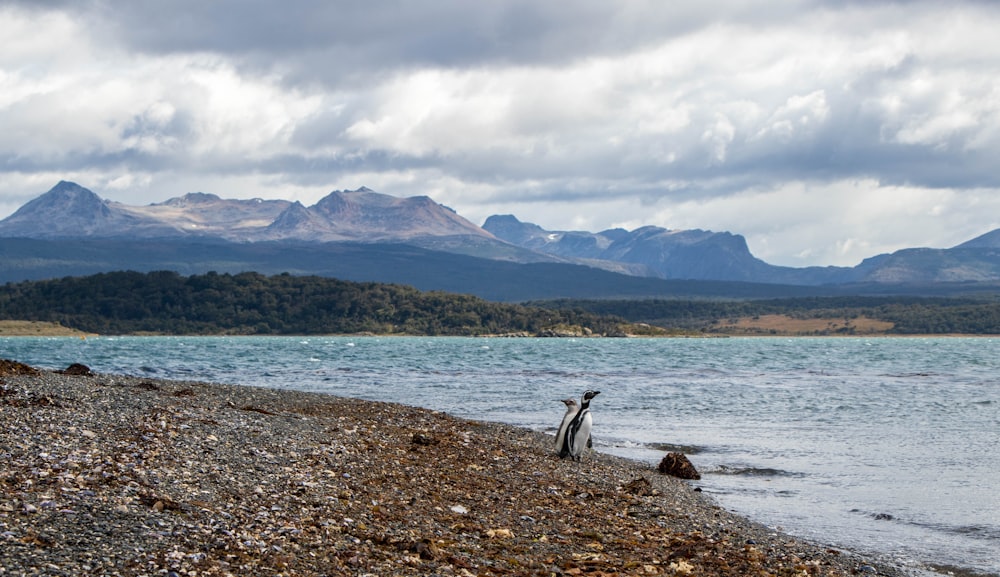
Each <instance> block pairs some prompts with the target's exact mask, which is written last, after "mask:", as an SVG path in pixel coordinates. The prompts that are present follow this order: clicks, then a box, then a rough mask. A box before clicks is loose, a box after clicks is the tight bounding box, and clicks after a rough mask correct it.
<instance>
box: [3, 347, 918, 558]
mask: <svg viewBox="0 0 1000 577" xmlns="http://www.w3.org/2000/svg"><path fill="white" fill-rule="evenodd" d="M76 369H77V370H75V371H70V372H75V373H79V374H63V373H57V372H52V371H40V370H36V369H33V368H31V367H27V366H25V365H22V364H19V363H15V362H10V361H5V362H2V363H0V487H2V492H0V567H2V569H0V575H122V576H138V575H149V576H153V575H169V576H181V575H198V576H208V575H241V576H244V575H284V576H298V575H303V576H304V575H309V576H313V575H380V576H384V575H461V576H469V575H483V576H485V575H515V576H518V575H546V576H548V575H592V576H600V575H692V576H693V575H727V576H737V575H738V576H752V575H779V576H814V575H824V576H846V575H890V576H899V575H904V574H905V573H903V572H902V571H901V570H900V569H898V568H894V567H891V566H886V565H883V564H879V563H878V562H877V560H875V559H869V558H865V557H862V556H859V555H856V554H853V553H850V552H846V551H839V550H836V549H833V548H830V547H825V546H821V545H816V544H812V543H808V542H804V541H802V540H800V539H796V538H793V537H790V536H788V535H784V534H781V533H779V532H776V531H774V530H771V529H769V528H767V527H764V526H761V525H759V524H756V523H753V522H750V521H748V520H747V519H744V518H742V517H740V516H737V515H734V514H732V513H730V512H728V511H726V510H724V509H722V508H720V507H719V506H718V505H717V504H716V503H715V502H714V501H713V500H711V499H710V498H708V497H706V496H705V495H703V494H702V493H700V492H698V491H697V490H696V487H695V486H694V485H692V484H690V483H689V482H684V481H680V480H677V479H674V478H672V477H667V476H664V475H660V474H659V473H658V472H656V471H655V470H654V469H653V468H651V467H649V466H647V465H644V464H641V463H635V462H632V461H628V460H624V459H620V458H616V457H612V456H608V455H602V454H596V453H588V454H586V455H585V456H584V458H583V461H582V462H579V463H574V462H570V461H568V460H560V459H559V458H558V457H557V456H556V455H555V454H554V450H553V440H552V437H551V436H550V435H547V434H543V433H538V432H532V431H528V430H524V429H518V428H515V427H510V426H505V425H500V424H492V423H483V422H475V421H469V420H464V419H459V418H454V417H451V416H448V415H446V414H442V413H439V412H434V411H429V410H424V409H419V408H414V407H409V406H403V405H395V404H386V403H377V402H368V401H361V400H353V399H347V398H340V397H333V396H327V395H320V394H310V393H302V392H294V391H284V390H270V389H264V388H253V387H243V386H234V385H221V384H206V383H197V382H179V381H163V380H153V379H146V378H134V377H125V376H116V375H106V374H87V371H86V370H85V369H86V368H85V367H82V368H81V367H76Z"/></svg>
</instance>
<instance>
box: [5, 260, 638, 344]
mask: <svg viewBox="0 0 1000 577" xmlns="http://www.w3.org/2000/svg"><path fill="white" fill-rule="evenodd" d="M0 319H10V320H32V321H48V322H57V323H59V324H61V325H63V326H66V327H70V328H74V329H78V330H82V331H87V332H93V333H98V334H143V333H152V334H256V335H288V334H296V335H298V334H301V335H309V334H355V333H377V334H405V335H483V334H507V333H527V334H530V335H545V334H555V333H562V332H568V333H572V332H573V331H579V332H581V333H586V332H588V331H590V332H592V333H593V334H597V335H620V334H623V330H624V329H625V328H627V327H623V326H622V324H623V321H622V320H621V319H619V318H616V317H611V316H608V315H602V314H595V313H590V312H586V311H582V310H579V309H574V308H571V307H566V308H559V309H557V310H555V309H543V308H538V307H528V306H521V305H513V304H499V303H493V302H489V301H485V300H483V299H480V298H477V297H473V296H467V295H457V294H448V293H443V292H421V291H418V290H416V289H414V288H411V287H407V286H402V285H394V284H381V283H357V282H349V281H341V280H336V279H331V278H325V277H318V276H293V275H289V274H282V275H276V276H264V275H260V274H257V273H240V274H235V275H233V274H217V273H208V274H204V275H193V276H187V277H185V276H181V275H180V274H178V273H175V272H151V273H139V272H112V273H102V274H96V275H92V276H86V277H66V278H62V279H56V280H45V281H28V282H21V283H7V284H6V285H4V286H3V287H0ZM637 328H640V327H637ZM640 329H641V328H640Z"/></svg>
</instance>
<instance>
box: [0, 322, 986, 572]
mask: <svg viewBox="0 0 1000 577" xmlns="http://www.w3.org/2000/svg"><path fill="white" fill-rule="evenodd" d="M0 357H2V358H10V359H16V360H19V361H22V362H26V363H29V364H32V365H35V366H40V367H46V368H64V367H65V366H68V365H69V364H71V363H75V362H79V363H83V364H86V365H88V366H90V367H91V368H92V369H94V370H96V371H99V372H108V373H122V374H132V375H148V376H151V377H161V378H170V379H191V380H202V381H214V382H227V383H238V384H246V385H255V386H268V387H276V388H293V389H300V390H308V391H319V392H328V393H333V394H337V395H343V396H351V397H359V398H365V399H373V400H381V401H394V402H400V403H405V404H410V405H417V406H422V407H427V408H432V409H437V410H442V411H447V412H449V413H451V414H454V415H458V416H463V417H470V418H475V419H483V420H492V421H502V422H507V423H512V424H516V425H520V426H524V427H528V428H531V429H535V430H543V431H548V432H552V431H553V429H554V428H555V427H556V425H557V424H558V423H559V420H560V419H561V416H562V413H563V412H564V407H563V405H562V403H560V402H559V399H562V398H565V397H567V396H576V397H579V395H580V394H581V393H582V392H583V391H584V390H585V389H587V388H594V389H598V390H600V391H601V392H602V393H601V395H600V396H599V397H597V398H596V399H595V401H594V403H593V404H592V409H593V412H594V422H595V425H594V442H595V447H596V448H597V449H598V450H601V451H605V452H609V453H614V454H618V455H623V456H627V457H631V458H635V459H640V460H644V461H648V462H650V463H656V462H658V461H659V459H660V458H661V457H662V456H663V454H664V452H666V451H668V450H677V448H679V447H681V448H683V449H682V450H684V451H685V452H687V453H688V454H689V457H690V459H691V460H692V462H693V463H694V464H695V466H696V467H697V468H698V469H699V470H700V471H701V472H702V473H703V479H702V481H699V482H697V483H695V484H696V485H698V486H700V487H702V488H703V490H704V491H706V492H708V493H710V494H712V495H714V497H715V498H716V499H717V500H718V501H719V502H720V504H722V505H723V506H725V507H726V508H729V509H733V510H736V511H738V512H741V513H743V514H746V515H748V516H750V517H751V518H754V519H756V520H758V521H761V522H763V523H765V524H768V525H771V526H774V527H780V528H782V529H783V530H785V531H787V532H789V533H792V534H795V535H800V536H802V537H806V538H810V539H814V540H819V541H821V542H823V543H827V544H831V545H834V546H839V547H843V548H847V549H851V550H855V551H868V552H876V553H879V554H881V555H883V556H886V557H888V558H890V559H894V560H896V561H897V562H902V563H908V564H914V565H917V564H920V563H943V564H950V565H955V566H960V567H966V568H970V569H975V570H978V571H982V572H991V573H997V574H1000V481H998V475H1000V450H998V446H1000V339H991V338H968V339H966V338H906V339H890V338H873V339H866V338H795V339H786V338H746V339H739V338H733V339H487V338H478V339H477V338H379V337H99V338H89V339H86V340H81V339H74V338H27V337H18V338H4V339H0ZM584 466H585V465H584Z"/></svg>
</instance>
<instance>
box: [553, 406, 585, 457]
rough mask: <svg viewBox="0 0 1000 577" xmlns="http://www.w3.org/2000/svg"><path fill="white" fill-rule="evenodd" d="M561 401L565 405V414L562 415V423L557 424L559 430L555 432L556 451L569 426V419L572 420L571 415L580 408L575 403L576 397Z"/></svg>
mask: <svg viewBox="0 0 1000 577" xmlns="http://www.w3.org/2000/svg"><path fill="white" fill-rule="evenodd" d="M562 403H563V404H564V405H566V414H565V415H563V419H562V423H560V424H559V432H558V433H556V451H561V450H562V446H563V441H564V440H565V439H566V429H568V428H569V423H570V421H572V420H573V417H575V416H576V413H577V412H578V411H579V410H580V406H579V405H577V404H576V399H563V400H562Z"/></svg>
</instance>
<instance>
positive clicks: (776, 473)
mask: <svg viewBox="0 0 1000 577" xmlns="http://www.w3.org/2000/svg"><path fill="white" fill-rule="evenodd" d="M703 473H704V474H706V475H726V476H742V477H804V476H805V474H804V473H796V472H794V471H785V470H782V469H773V468H771V467H732V466H729V465H718V466H717V467H713V468H711V469H708V470H706V471H703Z"/></svg>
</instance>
